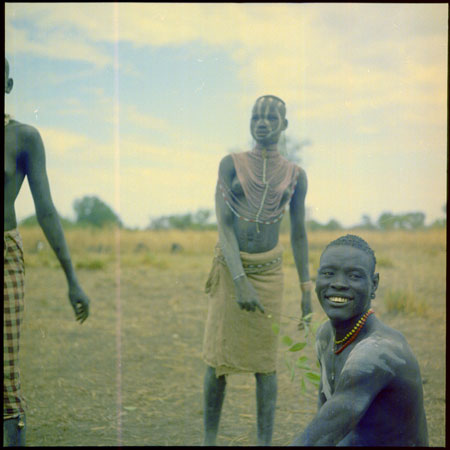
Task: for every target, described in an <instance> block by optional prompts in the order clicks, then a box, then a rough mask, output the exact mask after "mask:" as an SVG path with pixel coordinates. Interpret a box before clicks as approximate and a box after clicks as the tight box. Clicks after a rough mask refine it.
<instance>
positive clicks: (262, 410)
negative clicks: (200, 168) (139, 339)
mask: <svg viewBox="0 0 450 450" xmlns="http://www.w3.org/2000/svg"><path fill="white" fill-rule="evenodd" d="M287 125H288V121H287V119H286V105H285V103H284V102H283V100H281V99H280V98H278V97H275V96H273V95H264V96H262V97H260V98H258V99H257V100H256V102H255V104H254V107H253V110H252V114H251V120H250V131H251V134H252V136H253V138H254V139H255V141H256V146H255V147H254V148H253V149H252V150H251V151H247V152H242V153H234V154H231V155H227V156H225V157H224V158H223V159H222V161H221V162H220V165H219V177H218V182H217V188H216V197H215V201H216V215H217V223H218V231H219V243H218V245H217V246H216V249H215V257H214V262H213V267H212V270H211V273H210V276H209V278H208V281H207V290H206V291H207V293H209V294H210V304H209V311H208V318H207V322H206V327H205V336H204V344H203V359H204V361H205V362H206V364H207V368H206V374H205V378H204V439H203V445H215V443H216V438H217V431H218V427H219V421H220V414H221V410H222V404H223V400H224V396H225V386H226V376H228V375H230V374H233V373H238V372H244V373H253V374H254V375H255V378H256V400H257V438H258V445H270V444H271V442H272V432H273V425H274V418H275V407H276V398H277V374H276V359H277V336H276V335H275V333H274V332H273V330H272V322H273V321H276V322H277V321H279V320H280V312H281V304H282V297H283V270H282V255H283V247H282V245H281V244H280V242H279V234H280V223H281V219H282V217H283V213H284V210H285V208H286V207H287V206H289V213H290V222H291V245H292V251H293V254H294V259H295V264H296V267H297V272H298V276H299V281H300V288H301V292H302V297H301V302H299V307H301V311H302V317H303V318H304V319H305V320H306V317H307V316H308V314H309V313H310V312H311V287H312V286H311V281H310V279H309V267H308V240H307V234H306V228H305V196H306V191H307V179H306V173H305V171H304V170H303V169H301V168H300V167H299V166H297V165H296V164H294V163H292V162H290V161H288V160H287V159H286V158H284V157H283V156H281V154H280V153H279V151H278V141H279V139H280V135H281V133H282V132H283V131H284V130H285V129H286V128H287Z"/></svg>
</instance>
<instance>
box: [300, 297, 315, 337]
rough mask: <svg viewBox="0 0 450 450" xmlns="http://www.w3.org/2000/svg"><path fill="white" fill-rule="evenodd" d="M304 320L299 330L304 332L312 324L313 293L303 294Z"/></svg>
mask: <svg viewBox="0 0 450 450" xmlns="http://www.w3.org/2000/svg"><path fill="white" fill-rule="evenodd" d="M301 304H302V318H301V319H300V322H299V324H298V329H299V330H303V329H304V328H306V327H307V326H308V325H309V323H310V322H311V315H312V307H311V291H305V292H302V303H301Z"/></svg>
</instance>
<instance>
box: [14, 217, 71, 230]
mask: <svg viewBox="0 0 450 450" xmlns="http://www.w3.org/2000/svg"><path fill="white" fill-rule="evenodd" d="M58 216H59V214H58ZM59 221H60V222H61V225H62V226H63V228H73V227H74V226H75V224H74V223H73V221H71V220H70V219H66V218H65V217H62V216H59ZM19 225H20V226H22V227H35V226H38V225H39V223H38V220H37V217H36V214H31V216H28V217H26V218H25V219H22V220H21V221H20V222H19Z"/></svg>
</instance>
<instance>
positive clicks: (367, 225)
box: [356, 214, 377, 230]
mask: <svg viewBox="0 0 450 450" xmlns="http://www.w3.org/2000/svg"><path fill="white" fill-rule="evenodd" d="M356 228H359V229H362V230H375V229H376V228H377V227H376V225H374V224H373V223H372V220H371V219H370V216H369V215H368V214H363V215H362V217H361V224H359V225H357V226H356Z"/></svg>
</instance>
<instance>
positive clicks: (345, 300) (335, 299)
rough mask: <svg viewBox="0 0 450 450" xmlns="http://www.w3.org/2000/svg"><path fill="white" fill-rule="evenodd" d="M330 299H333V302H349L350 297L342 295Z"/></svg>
mask: <svg viewBox="0 0 450 450" xmlns="http://www.w3.org/2000/svg"><path fill="white" fill-rule="evenodd" d="M330 301H332V302H333V303H347V302H348V299H347V298H342V297H330Z"/></svg>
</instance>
